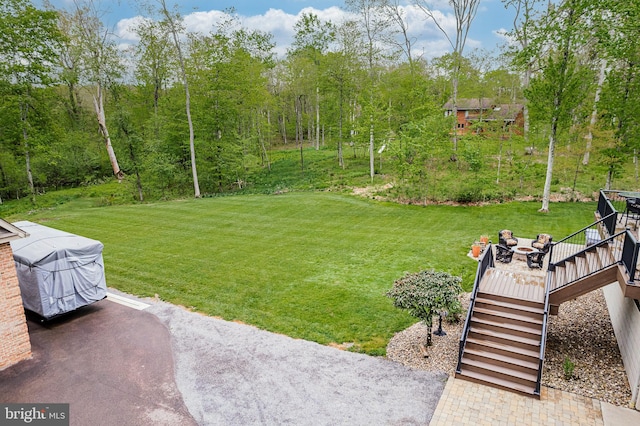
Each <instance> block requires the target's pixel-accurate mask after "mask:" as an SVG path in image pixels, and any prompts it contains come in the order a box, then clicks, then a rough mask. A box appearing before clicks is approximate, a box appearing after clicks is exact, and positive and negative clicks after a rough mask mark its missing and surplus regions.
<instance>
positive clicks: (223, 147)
mask: <svg viewBox="0 0 640 426" xmlns="http://www.w3.org/2000/svg"><path fill="white" fill-rule="evenodd" d="M449 3H450V5H451V7H452V8H454V10H455V11H456V13H455V16H456V18H457V19H458V23H459V25H458V30H457V32H455V33H453V34H446V35H447V40H449V41H450V42H451V51H450V53H448V54H445V55H443V56H440V57H436V58H433V59H427V57H426V56H424V55H423V54H422V53H420V54H418V53H416V52H415V49H413V50H412V47H413V46H414V44H415V40H414V39H412V38H411V37H410V36H409V35H408V32H407V25H408V24H407V22H408V21H407V13H408V11H409V9H408V8H406V7H403V6H401V2H399V1H393V0H375V1H374V0H347V1H346V2H345V7H346V9H347V10H349V11H350V12H351V14H350V15H348V16H350V17H351V19H347V20H344V21H342V22H327V21H322V20H320V19H319V17H318V16H316V15H313V14H302V15H301V18H300V19H299V21H298V22H297V23H296V25H295V35H294V40H293V43H292V45H291V46H290V48H289V49H288V51H287V54H286V55H285V56H284V57H278V56H277V55H276V54H275V47H276V46H275V44H274V42H273V39H274V37H273V35H272V34H269V33H268V32H263V31H256V30H251V29H248V28H245V27H243V26H242V25H241V23H240V21H239V19H238V17H237V16H236V15H235V14H234V12H233V11H227V13H226V15H225V17H226V19H225V20H223V21H221V22H219V23H218V24H217V26H216V27H215V28H214V30H213V31H211V32H210V33H207V34H202V33H194V32H189V33H187V32H186V30H185V27H184V25H183V21H182V17H181V16H180V15H179V14H178V13H176V12H175V9H173V8H172V7H170V6H171V5H167V4H166V2H165V1H164V0H156V1H154V2H144V0H140V3H139V6H140V8H141V10H144V11H145V16H146V17H147V18H145V19H142V20H139V22H138V25H137V26H136V27H135V28H134V30H135V32H136V34H137V36H138V38H139V42H138V43H137V44H136V45H135V46H132V47H130V48H128V49H126V50H123V49H121V48H120V47H119V46H118V44H117V40H116V39H115V37H114V36H113V34H111V32H110V29H109V28H107V27H105V25H104V24H103V22H102V21H101V18H100V17H101V16H102V13H101V11H100V10H99V9H97V7H96V4H94V3H93V2H91V1H88V0H85V1H77V2H74V7H73V8H71V9H67V10H55V9H53V8H51V7H45V8H38V7H37V6H35V5H34V4H33V3H32V2H30V1H29V0H3V1H2V2H1V3H0V197H1V198H2V199H3V200H6V199H15V198H23V197H26V196H31V197H33V198H34V199H35V197H36V195H37V194H38V193H40V192H43V191H50V190H52V189H56V188H64V187H74V186H81V185H90V184H92V183H96V182H102V181H104V180H106V179H118V180H121V181H123V184H126V185H130V187H131V195H132V198H135V199H137V200H145V199H146V200H150V199H158V198H162V197H175V196H185V195H192V196H193V195H195V196H196V197H200V196H203V195H207V194H216V193H221V192H229V191H238V190H241V189H242V190H247V189H250V188H252V187H255V185H258V182H259V181H261V180H264V176H265V175H268V174H269V173H276V171H273V170H272V169H274V168H275V167H276V165H277V161H278V159H279V158H284V157H283V154H282V153H283V152H288V153H290V154H291V155H289V156H288V157H287V158H295V161H296V162H297V167H299V170H300V173H302V174H303V173H304V172H305V170H306V169H307V168H309V167H310V166H311V164H310V163H309V162H310V161H313V159H314V158H318V156H314V155H312V154H313V152H315V151H317V152H325V153H327V154H328V155H327V156H325V157H323V158H328V159H329V160H328V161H329V163H330V164H331V166H328V167H327V168H326V173H327V174H328V175H334V174H341V173H342V174H343V175H344V176H351V177H353V176H354V175H355V174H354V173H351V174H348V173H346V172H345V171H348V170H352V171H353V172H357V174H359V178H363V180H361V181H362V182H374V183H379V182H382V181H392V182H393V184H394V189H393V191H394V193H395V196H397V197H399V198H405V199H409V200H429V199H432V200H447V199H454V200H456V201H478V200H480V199H503V198H509V197H513V196H515V195H523V194H526V195H535V196H539V197H541V199H542V201H543V206H542V210H546V209H548V204H547V203H548V200H549V196H550V193H551V192H552V191H559V190H560V189H561V188H571V189H573V190H576V191H580V192H585V193H589V192H591V191H593V190H595V189H597V188H599V187H611V186H612V185H613V186H616V185H618V186H620V185H623V186H625V187H626V188H627V189H629V188H630V187H637V186H638V171H637V170H638V169H637V167H638V166H637V164H638V161H637V149H638V140H639V139H638V132H639V128H638V116H639V114H640V94H639V93H638V85H639V84H640V83H639V79H638V77H637V76H638V75H640V74H639V73H638V70H637V68H638V66H639V64H640V48H639V43H640V27H638V25H637V22H640V4H638V3H637V2H619V1H617V0H562V1H552V2H549V1H546V0H545V1H542V0H503V3H504V6H505V7H506V8H508V9H509V10H510V11H511V12H512V14H513V25H512V26H513V28H512V30H511V31H510V32H509V33H508V34H507V36H508V37H507V38H508V40H510V42H509V43H508V44H505V46H504V47H503V48H502V49H501V50H500V51H485V50H469V49H466V50H465V47H464V46H465V41H466V36H467V32H466V31H468V26H470V25H473V18H474V17H475V12H476V11H477V7H478V5H479V0H470V1H469V0H467V1H461V0H458V1H456V0H452V1H450V2H449ZM412 4H413V5H414V6H415V8H413V9H410V11H411V12H412V13H422V14H424V16H423V17H424V18H425V19H432V20H434V22H435V23H436V24H438V21H437V19H438V16H439V15H438V14H436V13H434V11H433V10H432V9H430V7H429V4H430V3H429V2H427V1H423V0H414V1H413V3H412ZM469 4H470V5H471V7H469ZM506 24H507V23H505V25H506ZM465 25H466V26H467V27H465ZM438 27H439V28H441V29H443V28H442V27H441V26H440V25H438ZM443 31H444V29H443ZM483 98H490V99H492V100H493V101H494V102H495V103H496V104H522V105H524V110H523V127H522V130H521V131H514V126H506V125H505V124H506V123H505V122H500V121H499V120H497V121H493V122H490V123H486V122H485V123H481V125H479V127H478V128H476V129H473V130H474V131H471V132H469V133H467V134H465V135H457V133H456V131H455V126H456V124H455V121H454V119H453V117H454V116H455V114H450V115H448V116H447V115H446V114H445V113H444V112H445V110H444V109H443V106H444V104H445V103H446V102H453V105H454V107H453V109H454V112H455V111H456V108H457V106H456V105H457V104H458V102H459V100H461V99H478V100H480V99H483ZM305 160H306V162H305ZM323 164H324V163H323ZM343 183H347V184H348V183H349V181H348V179H347V181H343ZM280 189H281V188H280Z"/></svg>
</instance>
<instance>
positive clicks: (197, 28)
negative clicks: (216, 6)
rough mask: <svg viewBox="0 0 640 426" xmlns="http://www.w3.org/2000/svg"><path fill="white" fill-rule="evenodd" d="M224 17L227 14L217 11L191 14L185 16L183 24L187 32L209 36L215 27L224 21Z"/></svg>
mask: <svg viewBox="0 0 640 426" xmlns="http://www.w3.org/2000/svg"><path fill="white" fill-rule="evenodd" d="M226 17H227V14H225V13H224V12H222V11H219V10H210V11H208V12H193V13H190V14H188V15H185V17H184V18H183V23H184V25H185V27H186V28H187V31H189V32H194V33H202V34H209V33H210V32H211V31H213V30H214V29H215V28H216V25H218V24H219V23H220V22H222V21H224V20H225V19H226Z"/></svg>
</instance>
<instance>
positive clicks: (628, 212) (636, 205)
mask: <svg viewBox="0 0 640 426" xmlns="http://www.w3.org/2000/svg"><path fill="white" fill-rule="evenodd" d="M623 215H624V216H625V217H626V219H625V221H624V226H625V227H626V226H627V223H629V218H631V220H633V221H634V222H635V223H634V225H635V227H636V228H637V227H638V221H639V220H640V200H639V199H638V198H627V208H626V209H625V211H624V214H623Z"/></svg>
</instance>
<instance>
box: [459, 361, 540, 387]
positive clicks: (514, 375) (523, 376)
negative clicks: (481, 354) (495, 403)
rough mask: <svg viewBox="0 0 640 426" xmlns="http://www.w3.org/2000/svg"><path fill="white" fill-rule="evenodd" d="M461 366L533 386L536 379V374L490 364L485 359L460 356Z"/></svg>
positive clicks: (497, 377)
mask: <svg viewBox="0 0 640 426" xmlns="http://www.w3.org/2000/svg"><path fill="white" fill-rule="evenodd" d="M461 366H462V368H463V369H464V368H465V367H466V368H467V370H471V371H477V372H480V373H484V374H486V375H488V376H494V377H495V378H496V379H502V380H506V381H510V382H514V383H520V384H521V385H525V386H532V387H535V385H536V381H537V380H538V376H537V374H533V373H525V372H523V371H520V370H515V369H513V368H508V367H503V366H499V365H495V364H490V363H488V362H486V361H480V360H477V359H469V358H465V357H463V358H462V363H461Z"/></svg>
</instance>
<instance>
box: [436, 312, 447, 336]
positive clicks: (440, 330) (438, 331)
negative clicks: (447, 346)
mask: <svg viewBox="0 0 640 426" xmlns="http://www.w3.org/2000/svg"><path fill="white" fill-rule="evenodd" d="M447 314H448V312H447V311H446V310H444V309H443V310H442V311H440V312H439V318H438V329H437V330H436V332H435V333H433V334H435V335H436V336H446V335H447V332H446V331H444V330H443V329H442V317H446V316H447Z"/></svg>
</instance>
